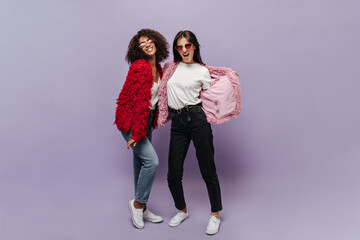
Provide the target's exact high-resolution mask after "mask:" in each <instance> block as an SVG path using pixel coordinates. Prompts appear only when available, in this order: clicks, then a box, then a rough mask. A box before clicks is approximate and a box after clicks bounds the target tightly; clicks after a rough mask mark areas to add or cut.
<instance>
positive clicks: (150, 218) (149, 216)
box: [143, 208, 163, 223]
mask: <svg viewBox="0 0 360 240" xmlns="http://www.w3.org/2000/svg"><path fill="white" fill-rule="evenodd" d="M143 215H144V220H145V221H149V222H153V223H159V222H162V221H163V218H162V217H160V216H158V215H155V214H154V213H152V212H150V210H149V209H148V208H146V210H145V211H144V214H143Z"/></svg>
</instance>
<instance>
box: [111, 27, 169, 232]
mask: <svg viewBox="0 0 360 240" xmlns="http://www.w3.org/2000/svg"><path fill="white" fill-rule="evenodd" d="M168 48H169V45H168V43H167V41H166V39H165V38H164V37H163V36H162V35H161V34H160V33H158V32H157V31H154V30H151V29H142V30H140V31H139V32H138V33H137V34H136V35H135V36H134V37H133V38H132V39H131V40H130V43H129V47H128V52H127V55H126V59H127V61H128V62H129V63H130V64H131V66H130V68H129V72H128V75H127V77H126V81H125V83H124V86H123V88H122V90H121V92H120V95H119V98H118V99H117V108H116V113H115V124H116V126H117V128H118V129H119V130H120V131H121V134H122V135H123V137H124V138H125V140H126V142H127V144H126V148H127V149H129V147H131V148H132V149H133V166H134V185H135V199H133V200H130V201H129V208H130V213H131V218H132V222H133V224H134V226H135V227H136V228H143V227H144V220H147V221H151V222H161V221H162V220H163V219H162V217H160V216H157V215H155V214H153V213H152V212H150V211H149V209H148V208H146V202H147V201H148V198H149V195H150V191H151V187H152V184H153V181H154V177H155V172H156V169H157V167H158V164H159V160H158V156H157V154H156V152H155V150H154V148H153V146H152V144H151V139H152V128H155V127H156V125H157V116H158V114H157V113H158V110H157V101H158V95H157V90H158V87H159V84H160V79H161V78H162V69H161V66H160V64H159V63H160V62H161V61H163V60H165V59H166V58H167V57H168V56H169V51H168Z"/></svg>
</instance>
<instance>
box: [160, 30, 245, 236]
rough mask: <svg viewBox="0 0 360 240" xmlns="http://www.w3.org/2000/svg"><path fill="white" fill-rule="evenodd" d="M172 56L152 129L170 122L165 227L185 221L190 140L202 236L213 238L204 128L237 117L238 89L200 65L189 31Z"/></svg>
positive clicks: (214, 184) (211, 176)
mask: <svg viewBox="0 0 360 240" xmlns="http://www.w3.org/2000/svg"><path fill="white" fill-rule="evenodd" d="M173 53H174V61H170V62H168V63H166V64H165V66H164V78H163V79H162V81H161V84H160V88H159V93H158V94H159V118H158V124H159V125H160V126H163V125H164V124H165V123H166V121H167V120H168V119H169V118H171V119H172V122H171V132H170V146H169V159H168V162H169V163H168V175H167V180H168V185H169V188H170V192H171V195H172V197H173V199H174V202H175V207H176V208H177V210H178V212H177V213H176V214H175V216H174V217H173V218H172V219H171V220H170V222H169V225H170V226H171V227H176V226H178V225H180V223H181V222H182V221H184V220H185V219H187V218H188V217H189V213H188V210H187V208H186V202H185V197H184V191H183V186H182V177H183V166H184V160H185V157H186V153H187V150H188V147H189V144H190V142H191V141H192V142H193V144H194V147H195V150H196V158H197V160H198V164H199V167H200V172H201V175H202V178H203V180H204V181H205V183H206V187H207V191H208V195H209V200H210V205H211V216H210V220H209V222H208V225H207V228H206V233H207V234H216V233H217V232H218V231H219V227H220V215H219V211H220V210H222V203H221V193H220V185H219V180H218V176H217V173H216V167H215V161H214V145H213V135H212V130H211V125H210V123H215V124H220V123H223V122H226V121H228V120H230V119H232V118H235V117H236V116H237V115H239V113H240V110H241V99H240V84H239V81H238V76H237V73H236V72H234V71H233V70H231V69H230V68H223V67H210V66H207V65H205V64H204V63H203V61H202V59H201V56H200V44H199V42H198V40H197V38H196V36H195V34H194V33H192V32H191V31H180V32H179V33H178V34H177V35H176V36H175V39H174V43H173Z"/></svg>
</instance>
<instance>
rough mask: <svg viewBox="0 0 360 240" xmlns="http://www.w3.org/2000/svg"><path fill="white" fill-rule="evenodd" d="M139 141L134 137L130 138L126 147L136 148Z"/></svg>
mask: <svg viewBox="0 0 360 240" xmlns="http://www.w3.org/2000/svg"><path fill="white" fill-rule="evenodd" d="M136 144H137V142H136V141H135V140H134V139H132V138H131V139H130V140H129V141H128V142H127V144H126V148H127V149H129V147H131V148H134V147H135V146H136Z"/></svg>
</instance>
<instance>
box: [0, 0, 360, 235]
mask: <svg viewBox="0 0 360 240" xmlns="http://www.w3.org/2000/svg"><path fill="white" fill-rule="evenodd" d="M359 10H360V3H359V1H355V0H354V1H350V0H344V1H340V0H337V1H336V0H327V1H325V0H317V1H310V0H304V1H293V0H289V1H285V0H273V1H265V0H254V1H225V0H224V1H211V0H209V1H205V0H201V1H200V0H199V1H191V0H183V1H176V2H175V1H166V0H153V1H144V0H137V1H110V0H109V1H100V0H98V1H95V0H91V1H90V0H87V1H85V0H77V1H75V0H74V1H66V0H65V1H45V0H38V1H35V0H32V1H20V0H11V1H10V0H2V1H1V2H0V96H1V101H0V114H1V115H0V239H4V240H23V239H29V240H35V239H36V240H53V239H54V240H58V239H59V240H68V239H69V240H70V239H71V240H72V239H84V240H85V239H86V240H92V239H107V240H112V239H145V238H146V239H207V238H209V237H207V236H206V235H205V233H204V231H205V227H206V224H207V221H208V217H209V203H208V198H207V193H206V189H205V184H204V183H203V181H202V179H201V177H200V173H199V170H198V166H197V163H196V159H195V158H194V150H193V148H191V150H190V152H189V154H188V158H187V160H186V163H185V176H184V185H185V186H184V188H185V194H186V197H187V202H188V208H189V211H190V219H189V220H187V221H185V222H184V224H182V225H181V226H180V227H178V228H174V229H172V228H169V227H168V225H167V222H168V221H169V219H170V218H171V217H172V215H173V214H174V213H175V208H174V207H173V202H172V199H171V196H170V193H169V191H168V189H167V183H166V168H167V148H168V140H169V124H167V125H166V127H164V128H161V129H158V130H156V131H155V132H154V146H155V148H156V150H157V152H158V155H159V158H160V162H161V163H160V168H159V170H158V173H157V176H156V180H155V184H154V187H153V191H152V194H151V196H150V202H149V207H150V208H151V209H152V210H153V211H155V212H157V213H158V214H161V215H162V216H163V217H164V219H165V221H164V223H161V224H150V223H146V226H145V229H143V230H137V229H135V228H133V227H132V226H131V222H130V216H129V212H128V208H127V201H128V200H129V199H130V198H132V196H133V185H132V164H131V152H130V151H127V150H125V148H124V147H125V142H124V140H123V139H122V137H121V135H120V134H119V132H117V130H116V128H115V127H114V126H113V125H112V123H113V119H114V109H115V100H116V97H117V95H118V93H119V90H120V89H121V87H122V84H123V82H124V80H125V76H126V73H127V70H128V65H127V63H126V62H125V61H124V55H125V52H126V48H127V45H128V42H129V40H130V38H131V37H132V36H133V35H134V34H135V33H136V31H137V30H139V29H140V28H145V27H149V28H153V29H156V30H158V31H160V32H161V33H163V34H164V36H165V37H166V38H167V39H168V40H169V43H170V44H171V43H172V40H173V37H174V36H175V34H176V33H177V32H178V31H179V30H183V29H190V30H192V31H194V32H195V33H196V35H197V36H198V38H199V41H200V44H201V45H202V55H203V59H204V61H205V62H206V63H207V64H209V65H214V66H227V67H231V68H233V69H234V70H236V71H237V72H238V73H239V75H240V78H241V85H242V91H243V111H242V114H241V115H240V117H239V118H237V119H236V120H232V121H231V122H229V123H227V124H224V125H221V126H213V132H214V137H215V148H216V163H217V167H218V174H219V178H220V181H221V182H220V183H221V187H222V193H223V203H224V210H223V211H222V212H221V214H222V220H223V223H222V229H221V232H220V233H219V234H218V235H216V236H214V237H212V239H234V238H235V237H236V239H246V240H258V239H259V240H263V239H276V240H281V239H286V240H288V239H291V240H297V239H299V240H303V239H307V240H311V239H316V240H318V239H328V240H329V239H346V240H350V239H351V240H355V239H359V238H360V230H359V224H360V204H359V203H360V192H359V183H360V176H359V167H360V163H359V157H360V148H359V145H360V127H359V121H360V114H359V100H360V98H359V89H360V83H359V74H360V68H359V64H360V47H359V42H360V31H359V21H360V17H359V14H358V13H359Z"/></svg>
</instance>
